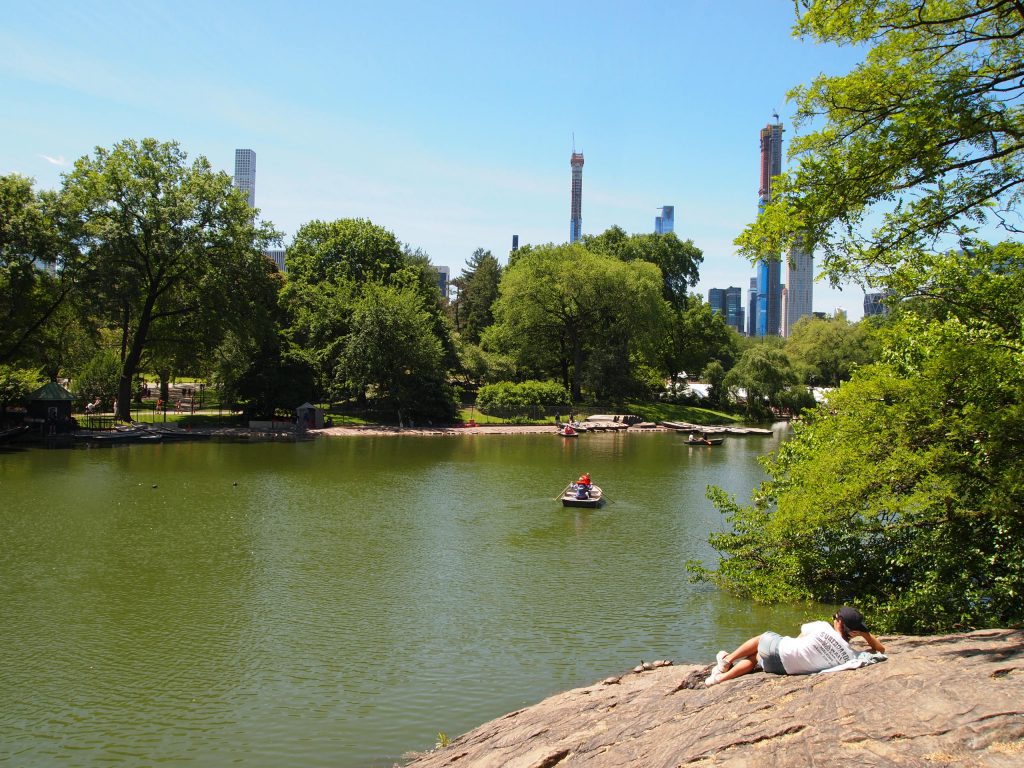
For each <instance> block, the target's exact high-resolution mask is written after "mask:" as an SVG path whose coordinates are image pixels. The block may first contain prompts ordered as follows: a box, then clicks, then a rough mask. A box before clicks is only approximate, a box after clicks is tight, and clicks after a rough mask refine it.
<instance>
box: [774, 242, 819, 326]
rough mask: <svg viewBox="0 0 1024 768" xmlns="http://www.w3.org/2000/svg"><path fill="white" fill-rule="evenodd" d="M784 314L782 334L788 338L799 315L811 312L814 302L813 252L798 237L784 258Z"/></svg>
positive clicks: (803, 315)
mask: <svg viewBox="0 0 1024 768" xmlns="http://www.w3.org/2000/svg"><path fill="white" fill-rule="evenodd" d="M786 294H787V296H786V314H785V316H784V317H783V318H782V335H783V336H785V337H786V338H789V334H790V333H792V332H793V326H794V325H796V321H797V320H799V319H800V318H801V317H807V316H808V315H810V314H811V311H812V304H813V303H814V254H813V253H812V252H810V251H809V250H807V249H806V248H805V247H804V243H803V238H800V237H798V238H797V239H796V242H795V243H794V244H793V247H792V248H790V250H789V258H788V259H787V260H786Z"/></svg>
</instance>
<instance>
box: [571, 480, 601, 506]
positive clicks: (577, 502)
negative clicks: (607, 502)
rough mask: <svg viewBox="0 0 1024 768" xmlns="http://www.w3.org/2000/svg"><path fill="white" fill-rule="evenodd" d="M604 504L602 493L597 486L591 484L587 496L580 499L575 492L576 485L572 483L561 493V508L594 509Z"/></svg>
mask: <svg viewBox="0 0 1024 768" xmlns="http://www.w3.org/2000/svg"><path fill="white" fill-rule="evenodd" d="M603 503H604V493H603V492H602V491H601V488H600V487H599V486H596V485H593V484H591V486H590V488H589V490H588V491H587V495H586V496H584V497H583V498H580V496H579V494H578V493H577V490H576V483H572V484H571V485H570V486H569V487H568V488H566V489H565V491H564V492H563V493H562V506H563V507H585V508H589V509H594V508H596V507H599V506H601V504H603Z"/></svg>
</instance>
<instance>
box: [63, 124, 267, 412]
mask: <svg viewBox="0 0 1024 768" xmlns="http://www.w3.org/2000/svg"><path fill="white" fill-rule="evenodd" d="M60 209H61V225H62V229H63V233H62V234H63V236H64V237H65V238H66V240H67V242H68V243H70V244H71V245H73V246H74V248H75V254H74V255H73V256H72V257H71V258H69V259H68V260H67V262H66V263H65V269H66V270H67V272H68V274H69V275H71V276H72V277H73V278H74V280H75V283H76V290H78V291H79V292H80V294H81V296H82V297H83V299H84V298H85V297H88V298H89V299H90V300H91V302H92V306H91V308H90V310H91V312H93V313H94V314H95V316H96V317H99V318H100V319H101V320H102V321H104V322H105V323H106V324H108V325H109V326H110V327H113V328H117V329H118V330H119V333H120V356H121V374H120V379H119V381H118V387H117V406H118V412H117V416H118V417H119V418H122V419H130V417H131V412H130V408H131V393H132V380H133V378H134V377H135V375H136V372H137V371H138V370H139V369H140V364H141V362H142V360H143V355H144V353H145V352H146V350H147V348H148V347H149V345H150V344H151V343H152V342H153V339H154V338H156V337H160V338H162V339H163V340H164V344H165V345H167V344H170V341H169V339H171V338H178V339H181V340H182V341H183V342H190V343H193V344H194V343H197V342H202V343H203V344H204V345H206V346H208V347H210V348H212V347H215V346H216V344H217V343H218V342H219V341H220V339H221V338H222V336H223V333H224V332H225V331H226V329H228V328H231V327H234V328H236V329H239V330H242V329H244V328H245V326H246V325H247V324H248V323H249V321H250V319H251V318H252V317H253V315H254V311H255V310H257V309H259V302H260V301H261V300H265V297H266V295H267V294H268V293H272V292H273V291H274V290H276V288H274V287H273V285H272V283H273V277H272V273H273V269H272V265H271V264H270V263H269V260H268V259H266V257H264V256H263V251H264V250H265V249H266V247H267V246H268V245H269V244H270V243H271V242H272V241H273V240H274V239H275V238H276V237H277V233H275V232H274V231H273V229H272V228H271V227H270V226H269V225H257V224H256V223H255V222H254V220H253V215H252V210H251V209H250V208H249V206H248V205H247V204H246V202H245V199H244V197H243V196H242V194H241V193H240V192H238V191H237V190H235V189H233V187H232V184H231V179H230V177H229V176H228V175H227V174H225V173H215V172H213V170H212V169H211V167H210V164H209V162H208V161H207V160H206V159H205V158H202V157H199V158H197V159H196V160H194V161H193V162H192V163H191V164H188V163H187V155H186V153H185V152H184V151H183V150H182V149H181V148H180V147H179V146H178V145H177V144H176V143H173V142H170V143H161V142H158V141H156V140H154V139H144V140H142V141H141V142H136V141H132V140H125V141H122V142H120V143H119V144H117V145H115V146H114V147H113V148H112V149H110V150H107V149H103V148H97V149H96V151H95V154H94V156H92V157H83V158H81V159H79V160H78V161H77V162H76V163H75V167H74V169H73V170H72V171H71V173H69V174H68V175H67V176H66V177H65V179H64V185H63V189H62V191H61V200H60Z"/></svg>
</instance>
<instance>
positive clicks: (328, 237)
mask: <svg viewBox="0 0 1024 768" xmlns="http://www.w3.org/2000/svg"><path fill="white" fill-rule="evenodd" d="M285 263H286V264H287V266H288V284H287V286H286V287H285V289H284V291H283V292H282V295H281V301H282V304H283V306H284V307H285V308H286V310H287V312H288V317H289V321H288V323H287V328H286V331H285V335H286V337H287V342H288V344H287V350H286V354H287V356H288V357H289V358H292V359H295V360H302V361H304V363H305V364H306V365H308V366H309V367H310V369H311V370H312V371H313V374H314V377H315V380H316V382H317V388H318V389H319V390H320V391H321V392H324V393H326V394H327V395H329V396H342V395H344V394H346V392H347V387H346V381H347V380H348V377H347V376H346V375H345V374H344V372H342V371H340V367H341V366H342V365H343V362H344V358H345V356H346V355H347V351H346V350H347V349H348V346H349V342H350V335H351V334H352V333H353V332H354V326H353V316H354V312H355V310H356V307H357V305H358V303H359V301H360V300H361V298H362V295H363V292H364V291H365V290H367V289H368V287H371V286H376V287H379V286H381V285H387V286H391V287H394V288H396V289H399V290H407V291H411V292H412V293H414V294H415V295H416V303H415V307H416V308H417V310H420V311H424V312H426V313H427V316H428V319H429V321H430V327H431V330H432V332H433V334H434V336H435V337H436V340H437V341H438V343H439V344H440V345H441V350H442V365H444V366H449V365H450V366H452V367H454V366H455V365H456V364H457V356H456V353H455V347H454V344H453V342H452V339H451V329H450V326H449V324H448V321H447V319H446V317H445V313H444V308H443V306H442V297H441V293H440V291H438V289H437V280H436V275H435V273H434V272H433V270H432V268H431V267H430V264H429V260H428V259H427V257H426V256H425V255H424V254H423V253H421V252H419V251H415V250H411V249H409V248H408V247H403V246H402V244H401V243H399V242H398V240H397V239H396V238H395V236H394V235H393V234H392V233H390V232H389V231H387V230H386V229H384V228H383V227H379V226H377V225H375V224H373V223H372V222H370V221H366V220H364V219H339V220H337V221H332V222H323V221H312V222H309V223H307V224H304V225H303V226H302V227H300V229H299V231H298V232H297V233H296V235H295V239H294V241H293V242H292V244H291V246H289V248H288V251H287V253H286V256H285ZM375 290H376V288H375ZM356 390H357V391H358V392H359V393H360V395H362V394H364V393H365V391H366V390H365V389H364V388H361V387H356ZM406 405H408V404H406Z"/></svg>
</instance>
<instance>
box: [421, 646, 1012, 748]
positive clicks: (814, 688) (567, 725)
mask: <svg viewBox="0 0 1024 768" xmlns="http://www.w3.org/2000/svg"><path fill="white" fill-rule="evenodd" d="M883 642H884V643H885V645H886V654H887V655H888V656H889V659H888V661H885V662H882V663H879V664H874V665H871V666H867V667H863V668H861V669H857V670H850V671H844V672H836V673H829V674H820V675H808V676H799V677H786V676H776V675H766V674H763V673H753V674H750V675H746V676H744V677H741V678H738V679H736V680H734V681H732V682H726V683H722V684H719V685H716V686H713V687H711V688H706V687H705V686H704V678H705V677H706V675H707V674H708V671H709V670H710V665H708V666H699V667H698V666H693V665H679V666H661V667H656V668H654V669H651V670H642V671H640V672H633V671H630V672H626V673H624V674H622V676H621V677H618V676H616V677H611V678H606V679H605V680H602V681H600V682H598V683H595V684H594V685H591V686H588V687H586V688H577V689H576V690H572V691H567V692H565V693H562V694H558V695H556V696H552V697H550V698H548V699H545V700H544V701H542V702H540V703H539V704H536V705H534V706H532V707H528V708H526V709H522V710H519V711H518V712H512V713H511V714H508V715H505V716H504V717H501V718H498V719H497V720H493V721H491V722H489V723H485V724H484V725H481V726H480V727H479V728H476V729H475V730H473V731H470V732H469V733H467V734H465V735H463V736H460V737H459V738H458V739H456V740H455V741H453V742H452V743H451V744H450V745H448V746H447V747H445V748H442V749H438V750H436V751H434V752H431V753H429V754H426V755H422V756H420V757H418V758H416V759H414V760H413V761H412V762H411V763H409V764H408V765H409V766H410V768H441V766H446V767H447V766H456V768H468V767H469V766H473V767H474V768H477V767H480V766H494V767H495V768H497V767H498V766H501V767H502V768H554V767H555V766H557V767H558V768H570V766H587V768H597V767H599V766H600V767H604V766H608V767H609V768H610V767H611V766H616V768H622V767H623V766H626V767H629V766H633V767H635V768H640V767H641V766H642V767H643V768H653V767H656V766H673V768H674V767H675V766H687V765H695V766H699V767H700V768H703V766H736V767H739V766H751V768H753V767H754V766H757V767H758V768H760V767H761V766H779V767H782V766H825V765H844V764H845V765H851V766H927V767H928V768H935V767H936V766H1000V767H1003V766H1005V767H1006V768H1011V766H1012V767H1013V768H1021V766H1024V631H1022V630H989V631H978V632H973V633H969V634H963V635H946V636H941V637H885V638H883Z"/></svg>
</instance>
